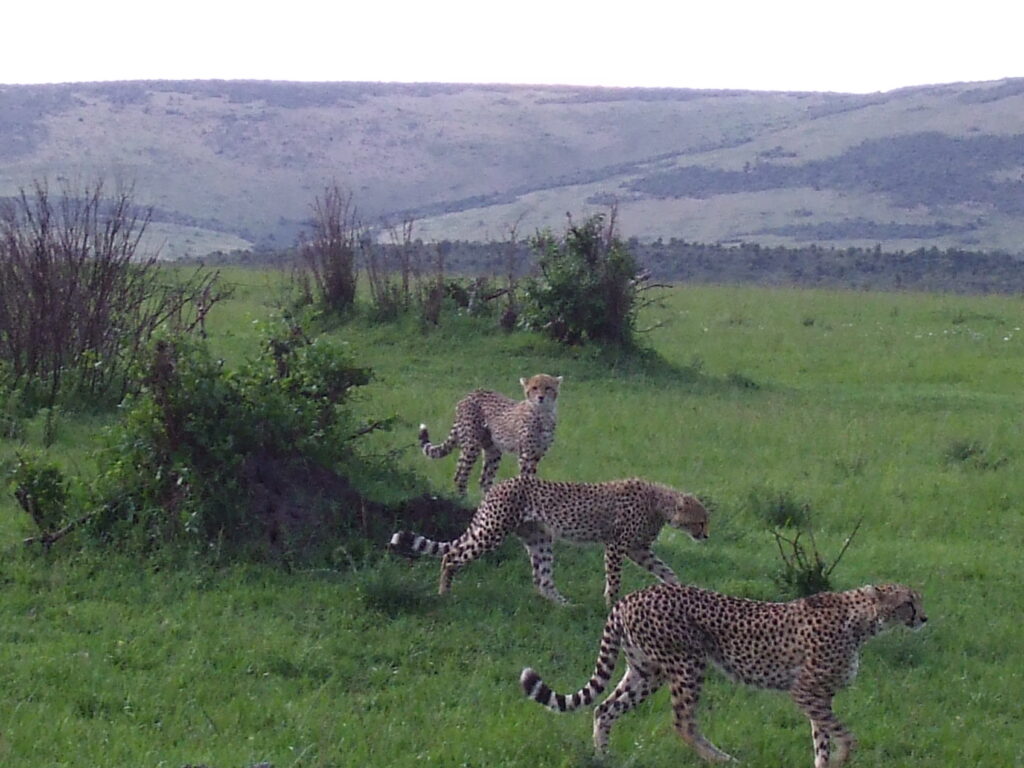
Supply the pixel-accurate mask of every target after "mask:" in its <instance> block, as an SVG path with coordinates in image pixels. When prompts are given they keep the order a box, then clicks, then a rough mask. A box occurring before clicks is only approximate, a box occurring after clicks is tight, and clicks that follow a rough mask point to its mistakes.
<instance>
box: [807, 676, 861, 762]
mask: <svg viewBox="0 0 1024 768" xmlns="http://www.w3.org/2000/svg"><path fill="white" fill-rule="evenodd" d="M792 696H793V701H795V702H796V705H797V706H798V707H800V710H801V711H802V712H803V713H804V714H805V715H806V716H807V719H808V720H810V721H811V741H812V743H813V747H814V768H840V766H842V765H843V764H844V763H845V762H846V760H847V758H849V756H850V752H851V751H852V750H853V748H854V747H855V746H856V739H854V737H853V734H852V733H850V731H849V729H847V728H846V726H844V725H843V724H842V723H841V722H840V721H839V719H838V718H837V717H836V716H835V713H834V712H833V711H832V696H831V695H829V694H828V693H825V692H824V691H818V690H813V689H804V688H799V687H798V688H796V689H794V690H793V691H792ZM833 746H834V747H835V752H834V753H832V747H833Z"/></svg>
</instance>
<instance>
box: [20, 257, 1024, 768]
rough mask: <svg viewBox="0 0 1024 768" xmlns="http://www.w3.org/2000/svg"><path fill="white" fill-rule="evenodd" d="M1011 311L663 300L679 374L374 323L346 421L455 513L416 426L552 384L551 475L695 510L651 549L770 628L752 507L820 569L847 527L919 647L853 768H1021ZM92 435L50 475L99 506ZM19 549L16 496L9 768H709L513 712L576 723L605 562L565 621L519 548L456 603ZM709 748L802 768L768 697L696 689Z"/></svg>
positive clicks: (262, 300)
mask: <svg viewBox="0 0 1024 768" xmlns="http://www.w3.org/2000/svg"><path fill="white" fill-rule="evenodd" d="M230 277H231V279H233V280H235V281H236V282H238V283H239V285H240V286H241V287H240V289H239V291H238V292H237V293H236V297H235V299H234V300H233V301H232V302H231V303H230V304H226V305H223V306H222V307H219V308H218V309H217V310H216V311H215V314H214V316H212V317H211V323H210V330H211V334H212V337H213V341H214V343H215V344H216V345H218V349H219V350H220V352H219V354H223V355H224V356H225V358H226V359H228V360H229V361H237V360H239V359H241V358H242V357H243V356H244V353H245V349H246V348H247V346H249V345H251V344H252V343H253V340H254V339H255V338H257V335H256V334H255V332H254V331H253V328H252V326H253V323H254V321H261V320H262V319H264V318H266V317H267V316H268V315H269V314H270V313H271V312H272V311H273V306H274V303H275V302H274V296H275V292H276V291H277V288H276V287H275V285H276V284H275V281H274V279H273V277H272V276H268V275H265V274H263V273H256V272H245V271H238V272H234V271H232V272H231V273H230ZM1021 309H1022V307H1021V303H1020V300H1019V299H1015V298H984V297H974V298H968V297H934V296H922V295H906V294H886V295H880V294H869V293H852V292H851V293H843V292H820V291H793V290H781V289H780V290H764V289H752V288H740V287H700V288H677V289H674V290H673V291H672V292H671V294H670V296H669V297H668V301H667V305H666V307H665V308H664V310H661V311H659V313H657V314H656V315H652V316H651V317H650V318H648V319H650V320H655V319H662V320H665V321H667V325H666V326H665V327H663V328H661V329H659V330H657V331H655V332H653V333H652V334H651V335H650V337H649V339H648V340H649V342H650V344H651V345H652V346H653V347H654V348H655V349H656V350H657V352H658V353H659V354H660V355H661V357H662V358H663V359H664V361H665V363H667V364H649V365H646V366H643V365H637V364H629V363H622V362H621V361H614V360H608V359H604V358H602V357H600V356H596V355H594V354H592V353H590V352H587V351H583V352H580V351H573V352H565V351H563V350H560V349H558V348H556V347H554V346H553V345H551V344H550V343H548V342H546V341H543V340H541V339H539V338H536V337H533V336H529V335H525V334H515V335H512V336H506V335H505V334H503V333H501V332H500V331H497V330H493V331H492V330H490V329H489V328H488V329H481V328H480V327H479V326H478V325H477V324H476V323H475V322H473V321H470V320H468V319H465V318H457V319H454V320H451V321H450V322H448V323H447V324H446V325H445V326H444V327H443V328H441V329H439V330H436V331H432V332H430V333H428V334H423V333H421V332H420V330H419V328H418V326H417V325H416V324H415V323H409V324H408V326H406V327H403V328H400V329H395V328H381V327H374V326H371V325H368V324H366V323H363V322H361V321H356V322H354V323H352V324H350V325H348V326H345V327H343V328H342V329H341V330H339V331H337V332H336V333H338V334H339V335H340V336H341V337H343V338H344V339H346V340H347V341H348V342H349V343H350V344H351V346H352V349H353V353H354V357H355V359H356V360H357V361H359V362H360V363H365V364H368V365H371V366H372V367H373V368H374V369H375V371H376V374H377V379H376V380H375V381H374V383H372V384H371V385H370V386H368V387H366V388H365V390H364V393H363V394H362V396H361V398H362V399H361V400H360V402H359V403H358V407H359V408H360V409H361V410H365V411H366V412H367V413H375V414H387V413H394V414H396V415H397V416H398V418H399V422H398V425H397V426H396V429H395V431H393V432H391V433H385V434H378V435H374V436H372V438H370V439H369V440H370V442H369V446H370V447H371V448H372V450H374V451H377V452H379V453H381V454H386V453H390V452H397V454H398V456H399V460H400V462H401V464H402V465H403V466H404V467H406V468H409V469H412V470H415V471H417V472H419V473H420V474H421V475H422V477H423V478H424V481H423V482H424V489H425V490H431V491H434V492H440V493H447V492H450V489H451V475H452V472H453V471H454V458H452V457H450V458H448V459H446V460H443V461H429V460H427V459H425V458H424V457H423V456H422V455H421V454H420V453H419V452H418V450H417V449H416V446H415V439H416V427H417V425H418V424H419V423H420V422H421V421H423V422H426V423H427V424H428V425H429V426H430V428H431V430H432V433H433V434H434V435H435V436H436V435H441V434H443V432H444V431H445V430H447V428H448V427H449V426H450V419H451V415H452V408H453V405H454V403H455V401H456V400H457V399H458V398H459V397H460V396H461V395H462V394H464V393H465V392H466V391H468V390H469V389H471V388H473V387H478V386H486V387H490V388H495V389H500V390H502V391H505V392H507V393H509V394H514V393H516V392H517V390H518V379H519V377H520V376H528V375H530V374H532V373H536V372H540V371H543V372H547V373H552V374H560V375H563V376H565V382H564V384H563V387H562V396H561V399H560V403H559V418H560V424H559V431H558V433H557V437H556V441H555V444H554V446H553V447H552V449H551V450H550V452H549V455H548V456H547V457H546V458H545V459H544V461H543V462H542V463H541V465H540V473H541V475H542V476H543V477H547V478H551V479H565V480H605V479H612V478H616V477H625V476H629V475H641V476H645V477H648V478H651V479H653V480H658V481H662V482H667V483H670V484H672V485H674V486H677V487H679V488H682V489H685V490H689V491H693V492H695V493H697V494H698V495H700V496H701V497H703V498H705V499H708V500H710V501H711V502H712V506H713V518H712V525H711V538H710V540H709V541H707V542H705V543H704V544H702V545H697V544H695V543H693V542H691V541H689V540H688V539H686V537H685V536H683V535H682V534H681V533H679V532H677V531H665V532H663V534H662V537H661V539H660V540H659V542H658V544H657V545H656V549H657V551H658V552H659V554H660V555H661V556H662V557H663V558H664V559H665V560H666V561H667V562H669V563H670V564H671V565H672V566H673V567H674V568H675V569H676V571H677V573H678V574H679V575H680V577H681V578H682V579H683V580H685V581H691V582H694V583H697V584H700V585H702V586H706V587H710V588H713V589H718V590H722V591H727V592H732V593H735V594H742V595H746V596H751V597H758V598H765V599H774V598H776V597H778V592H777V587H776V586H775V583H774V582H773V580H772V574H773V573H774V571H775V570H776V569H777V568H778V566H779V560H778V555H777V552H776V551H775V544H774V541H773V539H772V538H771V536H770V535H769V534H768V533H767V531H766V530H765V528H764V524H763V517H762V516H761V515H762V514H763V513H759V512H758V510H757V509H754V508H752V505H751V503H750V494H751V492H752V491H754V490H756V489H769V490H772V491H775V492H780V493H786V494H789V495H791V496H792V498H794V499H798V500H800V502H801V503H804V502H806V503H807V504H808V505H809V507H810V510H811V512H810V514H811V515H812V519H813V521H814V525H815V532H816V538H817V541H818V544H819V546H820V547H821V548H822V550H823V551H824V552H825V554H826V555H834V554H836V553H837V552H838V550H839V549H840V548H841V546H842V543H843V540H844V538H845V537H846V535H848V533H849V532H850V530H851V529H852V527H853V525H854V523H855V522H856V520H857V519H859V518H860V517H862V516H863V518H864V523H863V525H862V527H861V529H860V532H859V533H858V535H857V537H856V539H855V541H854V543H853V545H852V546H851V547H850V549H849V551H848V552H847V553H846V556H845V557H844V559H843V561H842V563H841V564H840V565H839V567H838V568H837V569H836V571H835V572H834V573H833V582H834V584H835V586H836V588H840V589H842V588H848V587H852V586H859V585H861V584H864V583H868V582H879V581H887V580H899V581H904V582H907V583H910V584H911V585H913V586H915V587H917V588H920V589H921V590H922V591H923V593H924V596H925V605H926V608H927V610H928V613H929V617H930V621H929V623H928V626H927V627H926V628H925V629H924V630H923V631H922V632H921V633H917V634H910V633H906V632H902V631H895V632H893V633H890V634H887V635H885V636H883V637H880V638H876V639H875V640H873V641H872V642H870V643H869V644H868V645H867V646H866V647H865V649H864V652H863V654H862V658H861V668H860V674H859V676H858V679H857V680H856V682H855V683H854V684H853V685H852V686H851V687H850V688H849V689H848V690H846V691H845V692H844V693H842V694H841V695H840V696H839V697H838V698H837V702H836V709H837V712H838V714H839V715H840V717H842V718H843V719H844V720H845V721H846V722H847V723H848V724H849V726H850V727H851V728H852V729H853V731H854V732H855V733H856V734H857V736H858V738H859V741H860V747H859V749H858V751H857V752H855V754H854V758H853V761H852V763H851V765H853V766H894V765H898V766H942V765H981V764H985V765H993V766H1021V765H1024V748H1022V746H1021V742H1020V738H1019V733H1020V732H1021V731H1022V729H1024V705H1022V703H1021V692H1022V691H1024V676H1022V674H1024V673H1022V672H1021V669H1020V664H1019V660H1018V658H1017V657H1018V656H1019V647H1020V639H1019V627H1018V625H1019V617H1020V616H1021V615H1022V612H1024V587H1022V582H1021V572H1022V566H1024V555H1022V554H1021V552H1022V550H1021V543H1022V542H1024V518H1022V517H1021V515H1020V512H1019V509H1020V500H1021V499H1022V498H1024V472H1022V471H1021V466H1020V458H1019V457H1020V456H1021V455H1022V453H1024V436H1022V432H1021V415H1020V392H1019V382H1020V371H1021V370H1024V333H1022V332H1021V331H1019V330H1017V328H1018V326H1020V325H1022V322H1021ZM104 423H105V419H104V418H103V417H99V416H74V415H67V414H66V415H64V416H63V417H62V418H61V420H60V423H59V425H58V429H57V433H56V442H55V443H54V445H53V446H52V447H50V448H49V449H47V450H46V453H47V455H48V456H49V457H51V458H52V459H53V460H54V461H56V462H58V463H59V464H60V465H61V466H63V467H65V468H66V469H68V470H69V471H72V472H82V473H86V474H87V473H88V472H90V471H92V469H93V466H94V465H93V463H92V462H93V461H94V460H93V459H92V454H91V448H92V446H93V445H95V442H96V440H97V437H98V435H99V434H100V432H101V431H102V428H103V425H104ZM41 429H42V425H41V423H37V422H35V421H34V422H32V423H30V424H29V425H28V428H27V430H26V433H25V437H24V439H23V440H22V441H19V442H15V441H11V440H7V441H2V442H0V461H3V460H5V459H6V458H8V457H10V456H11V455H13V453H14V452H15V451H16V450H24V449H25V448H31V449H34V450H40V451H42V450H44V449H43V448H42V446H41ZM512 465H513V462H512V461H511V460H510V459H506V460H505V462H504V463H503V466H502V476H508V475H509V474H510V473H511V472H512V471H513V466H512ZM478 469H479V468H478ZM477 471H478V470H477ZM475 475H476V473H474V479H473V484H472V485H471V498H472V499H476V498H477V495H478V490H477V487H476V485H475V482H476V477H475ZM381 493H382V494H385V495H386V491H382V492H381ZM30 532H31V530H30V527H29V523H28V521H27V519H26V518H25V517H24V515H22V514H21V513H20V511H18V510H17V508H16V505H15V503H14V501H13V498H12V497H11V496H10V494H8V493H4V494H3V496H2V497H0V589H2V592H0V595H2V596H0V764H2V765H4V766H31V767H32V768H41V767H45V766H63V765H67V766H80V765H104V766H181V765H185V764H205V765H208V766H211V768H229V767H232V766H248V765H252V764H254V763H257V762H260V761H269V762H271V763H272V764H273V765H274V766H275V767H276V768H281V766H350V765H351V766H365V765H382V766H383V765H387V766H405V765H408V766H412V765H423V764H431V765H452V766H460V765H472V766H483V765H502V766H520V765H521V766H527V765H529V766H536V765H544V766H573V767H577V766H579V767H582V766H593V765H602V766H670V765H671V766H678V765H694V766H695V765H699V764H700V761H699V760H698V759H697V757H696V756H695V755H694V754H693V753H692V751H691V750H689V749H688V748H687V747H686V746H685V745H684V744H683V743H682V742H681V740H679V739H678V738H677V737H676V736H675V735H674V733H673V732H672V729H671V719H670V713H669V706H668V696H667V692H665V691H660V692H659V693H658V694H656V695H655V696H654V697H652V699H651V701H649V702H646V703H645V704H643V705H641V706H640V707H639V708H638V709H637V710H636V711H634V712H631V713H629V714H628V715H627V716H625V717H624V718H623V719H622V720H620V721H619V724H618V725H617V727H616V730H615V731H614V732H613V735H612V744H611V747H612V749H611V754H610V756H609V757H608V758H606V759H605V760H603V761H595V760H594V758H593V757H592V754H591V748H590V716H589V712H578V713H575V714H567V715H560V716H559V715H553V714H551V713H549V712H546V711H544V710H542V709H541V708H540V707H538V706H536V705H534V704H532V703H530V702H528V701H526V700H525V699H524V698H523V697H522V695H521V694H520V693H519V690H518V686H517V679H518V674H519V671H520V670H521V668H522V667H523V666H526V665H531V666H534V667H536V668H537V669H538V670H539V671H540V672H541V673H542V674H543V675H544V676H545V678H546V679H547V681H548V682H549V683H550V684H551V685H552V686H554V687H555V688H556V689H558V690H563V691H564V690H575V689H576V688H577V687H579V686H580V685H581V684H582V683H583V682H584V681H585V679H586V678H587V677H588V676H589V674H590V671H591V669H592V665H593V662H594V658H595V655H596V651H597V640H598V635H599V632H600V627H601V625H602V623H603V620H604V615H605V611H604V607H603V601H602V597H601V590H602V574H601V554H600V552H599V551H598V550H596V549H594V548H579V547H568V546H559V547H557V548H556V549H557V563H556V572H555V578H556V581H557V582H558V584H559V586H560V588H561V590H562V592H563V593H564V594H566V595H567V596H568V597H569V598H570V599H571V600H573V601H574V603H576V605H574V606H573V607H569V608H558V607H556V606H553V605H551V604H549V603H547V602H546V601H544V600H543V599H542V598H540V597H539V596H537V595H536V594H535V593H534V592H533V590H532V587H531V585H530V576H529V568H528V565H527V561H526V557H525V556H524V554H523V552H522V548H521V547H519V546H518V545H517V544H516V543H514V542H509V543H507V544H506V545H505V546H504V547H503V548H502V549H501V550H499V552H497V553H494V554H493V555H490V556H488V557H486V558H484V559H483V560H481V561H478V562H476V563H474V564H472V565H471V566H470V567H468V568H467V569H466V570H465V571H464V572H462V573H461V574H460V575H459V577H458V578H457V579H456V581H455V585H454V588H453V591H452V593H451V595H449V596H448V597H447V598H445V599H442V598H439V597H438V596H437V595H436V594H435V587H436V581H437V576H438V563H437V561H436V560H429V559H425V560H423V561H420V562H417V563H415V564H413V565H412V566H411V567H410V566H409V565H408V564H407V563H406V562H404V561H391V560H387V559H385V560H382V561H381V562H379V563H368V564H366V565H364V566H362V567H361V568H360V569H359V570H357V571H355V572H344V573H340V572H332V571H293V572H284V571H279V570H274V569H272V568H270V567H266V566H259V567H257V566H231V567H220V568H217V567H214V566H211V565H209V564H206V565H200V564H174V563H169V562H163V561H156V562H141V561H138V560H135V559H132V558H129V557H127V556H118V555H116V554H113V553H111V554H105V555H102V556H100V555H96V554H89V553H79V554H75V553H73V552H72V551H71V547H70V546H67V545H64V544H58V545H57V546H56V547H55V548H54V550H53V551H52V552H51V553H50V554H48V555H44V554H41V553H39V552H37V551H28V550H26V549H25V548H24V547H23V545H22V544H21V543H20V539H21V538H22V537H23V536H25V535H28V534H29V533H30ZM624 576H625V580H624V581H625V583H624V589H626V590H632V589H636V588H639V587H641V586H645V585H646V584H648V583H650V577H649V576H648V575H647V574H645V573H641V572H639V570H638V569H636V568H632V567H629V566H627V568H626V573H625V574H624ZM621 663H622V662H621V661H620V665H621ZM620 671H621V666H620ZM701 720H702V724H703V727H704V729H705V731H706V733H707V735H708V736H709V738H711V739H712V740H713V741H714V742H716V743H717V744H718V745H719V746H720V747H722V748H723V749H725V750H726V751H728V752H730V753H732V754H733V755H735V756H736V757H737V758H739V759H740V760H742V761H743V762H745V763H746V764H747V765H753V766H758V765H809V764H810V763H811V750H810V738H809V728H808V727H807V724H806V722H805V720H804V719H803V718H802V716H801V715H800V714H799V713H798V712H797V710H796V708H795V707H794V706H793V705H792V704H791V703H790V702H789V701H788V700H787V699H786V697H785V696H782V695H779V694H775V693H770V692H762V691H755V690H752V689H749V688H743V687H739V686H736V685H734V684H732V683H729V682H727V681H725V680H724V679H723V678H722V677H721V676H720V675H718V674H717V673H711V674H710V675H709V681H708V685H707V687H706V693H705V696H704V698H703V701H702V707H701Z"/></svg>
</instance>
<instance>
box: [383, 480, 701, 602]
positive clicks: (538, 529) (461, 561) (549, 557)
mask: <svg viewBox="0 0 1024 768" xmlns="http://www.w3.org/2000/svg"><path fill="white" fill-rule="evenodd" d="M665 523H668V524H670V525H672V526H674V527H676V528H680V529H682V530H684V531H686V532H687V533H688V534H690V536H692V537H693V538H694V539H705V538H707V535H708V513H707V510H705V509H704V507H703V506H702V505H701V503H700V501H698V500H697V498H696V497H695V496H693V495H691V494H688V493H682V492H680V491H677V490H674V489H672V488H669V487H668V486H665V485H659V484H657V483H651V482H648V481H646V480H640V479H637V478H633V479H629V480H614V481H612V482H607V483H556V482H550V481H546V480H540V479H538V478H536V477H533V476H530V475H520V476H518V477H514V478H512V479H510V480H506V481H504V482H502V483H499V484H498V485H496V486H494V487H493V488H492V489H491V490H490V492H489V493H488V494H487V495H486V496H485V497H484V500H483V502H482V503H481V504H480V507H479V508H478V509H477V511H476V514H475V515H474V516H473V519H472V521H470V524H469V528H468V529H467V530H466V532H465V533H464V534H462V536H460V537H459V538H457V539H455V540H454V541H449V542H436V541H431V540H430V539H425V538H424V537H422V536H416V535H414V534H411V533H407V532H399V533H396V534H394V536H392V538H391V546H392V548H394V549H396V550H399V551H407V552H416V553H420V554H427V555H434V556H440V557H443V560H442V561H441V582H440V586H439V588H438V592H440V593H441V594H444V593H446V592H447V591H448V590H449V589H450V588H451V583H452V578H453V577H454V575H455V573H456V571H458V570H460V569H461V568H463V567H464V566H465V565H466V564H468V563H471V562H472V561H474V560H476V559H477V558H478V557H480V556H481V555H483V554H484V553H485V552H489V551H491V550H492V549H495V548H496V547H498V546H499V545H500V544H501V543H502V542H503V541H504V540H505V538H506V537H507V536H508V535H509V534H511V533H514V534H516V535H517V536H518V537H519V538H520V539H521V540H522V542H523V544H524V545H525V547H526V550H527V552H528V553H529V555H530V563H531V566H532V568H533V583H534V585H535V586H536V587H537V589H538V591H539V592H540V593H541V594H542V595H544V596H545V597H546V598H548V599H550V600H553V601H555V602H558V603H565V602H567V601H566V599H565V598H564V597H563V596H562V595H561V594H560V593H559V592H558V590H557V589H556V588H555V584H554V581H553V579H552V566H553V562H554V555H553V552H552V544H553V542H554V540H555V539H565V540H568V541H574V542H594V543H601V544H604V545H605V558H604V562H605V599H606V600H607V601H608V604H609V605H610V604H611V603H612V602H613V601H614V600H615V597H616V595H617V594H618V591H619V583H620V579H621V573H622V561H623V559H624V558H625V557H628V558H629V559H631V560H633V561H634V562H635V563H637V564H638V565H641V566H643V567H644V568H646V569H647V570H648V571H650V572H651V573H653V574H654V575H655V576H657V577H658V578H659V579H661V580H662V581H664V582H668V583H677V582H678V579H677V578H676V575H675V573H673V571H672V569H671V568H669V567H668V566H667V565H665V563H663V562H662V561H661V560H660V559H659V558H658V557H657V556H656V555H655V554H654V553H653V552H652V551H651V544H652V543H653V542H654V539H655V538H656V537H657V536H658V533H659V532H660V531H661V529H662V526H664V525H665Z"/></svg>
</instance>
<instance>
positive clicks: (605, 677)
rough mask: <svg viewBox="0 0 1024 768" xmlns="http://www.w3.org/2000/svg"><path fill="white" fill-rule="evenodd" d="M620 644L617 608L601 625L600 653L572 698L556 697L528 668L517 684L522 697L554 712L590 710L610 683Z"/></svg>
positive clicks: (620, 630)
mask: <svg viewBox="0 0 1024 768" xmlns="http://www.w3.org/2000/svg"><path fill="white" fill-rule="evenodd" d="M621 643H622V621H621V619H620V618H619V608H618V606H617V605H616V606H615V607H614V608H613V609H612V612H611V614H610V615H609V616H608V621H607V622H606V623H605V625H604V632H603V633H602V634H601V650H600V652H599V653H598V654H597V664H596V665H595V667H594V675H593V677H591V678H590V680H588V681H587V684H586V685H584V686H583V687H582V688H580V689H579V690H578V691H576V693H574V694H572V695H565V694H562V693H555V692H554V691H552V690H551V689H550V688H549V687H548V686H547V684H546V683H545V682H544V681H543V680H542V679H541V677H540V675H538V674H537V673H536V672H535V671H534V670H533V669H532V668H531V667H527V668H526V669H524V670H523V673H522V674H521V675H520V676H519V684H520V685H521V686H522V687H523V693H525V694H526V695H527V697H529V698H531V699H533V700H534V701H536V702H537V703H538V704H542V705H544V706H545V707H547V708H548V709H550V710H552V711H554V712H571V711H572V710H574V709H576V708H578V707H579V706H580V705H581V704H585V705H586V706H590V705H591V704H592V703H593V702H594V699H596V698H597V697H598V696H599V695H601V692H602V691H603V690H604V689H605V686H606V685H608V681H609V680H610V679H611V676H612V672H614V671H615V663H616V662H617V661H618V658H619V647H620V645H621Z"/></svg>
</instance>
